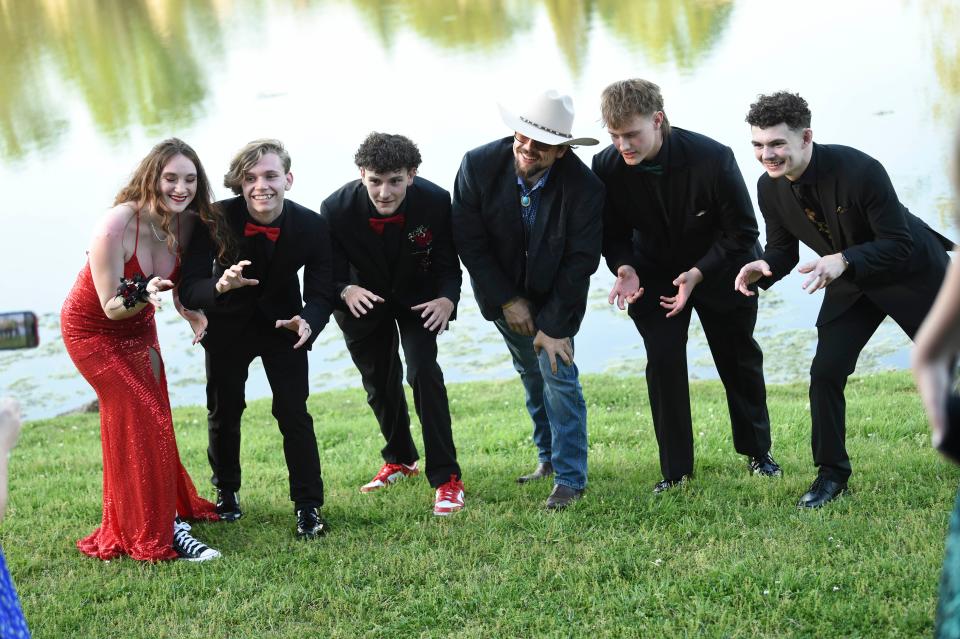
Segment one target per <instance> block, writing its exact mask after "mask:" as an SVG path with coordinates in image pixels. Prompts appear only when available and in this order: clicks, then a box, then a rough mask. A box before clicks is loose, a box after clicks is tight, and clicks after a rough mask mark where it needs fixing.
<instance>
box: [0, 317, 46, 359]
mask: <svg viewBox="0 0 960 639" xmlns="http://www.w3.org/2000/svg"><path fill="white" fill-rule="evenodd" d="M39 343H40V335H39V333H38V332H37V316H36V315H34V314H33V313H31V312H30V311H18V312H15V313H0V350H5V351H6V350H13V349H19V348H34V347H35V346H36V345H37V344H39Z"/></svg>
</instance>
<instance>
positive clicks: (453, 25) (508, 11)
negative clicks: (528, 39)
mask: <svg viewBox="0 0 960 639" xmlns="http://www.w3.org/2000/svg"><path fill="white" fill-rule="evenodd" d="M350 4H351V5H353V7H355V8H356V9H357V11H358V12H359V13H360V14H361V15H362V16H363V18H364V19H365V20H366V22H367V24H368V26H369V27H370V29H371V30H372V31H373V32H374V33H376V34H377V37H378V39H379V40H380V41H381V43H382V44H383V48H384V49H386V50H387V51H390V50H391V48H392V45H393V41H394V39H395V38H396V37H397V35H398V33H399V31H400V30H399V28H398V27H400V26H408V27H409V28H411V29H412V30H413V31H414V32H415V33H416V34H417V35H418V36H419V37H421V38H423V39H424V40H425V41H427V42H430V43H432V44H434V45H436V46H439V47H441V48H443V49H457V50H463V51H474V52H491V51H494V50H496V49H497V48H498V47H500V46H502V45H503V44H505V43H506V42H509V41H510V39H511V38H513V36H514V35H517V34H518V33H522V32H524V31H526V30H528V29H529V28H530V26H531V23H532V21H533V3H530V2H523V1H520V2H518V1H516V0H513V1H511V0H471V1H470V2H450V0H351V1H350ZM569 4H576V3H569Z"/></svg>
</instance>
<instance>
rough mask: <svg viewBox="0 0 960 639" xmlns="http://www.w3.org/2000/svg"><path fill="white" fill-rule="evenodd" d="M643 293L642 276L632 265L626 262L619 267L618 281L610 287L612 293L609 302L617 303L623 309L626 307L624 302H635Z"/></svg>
mask: <svg viewBox="0 0 960 639" xmlns="http://www.w3.org/2000/svg"><path fill="white" fill-rule="evenodd" d="M642 295H643V289H642V288H640V277H639V276H638V275H637V271H636V270H635V269H634V268H633V267H632V266H630V265H628V264H624V265H623V266H621V267H620V268H618V269H617V281H616V282H614V284H613V288H612V289H610V295H608V296H607V302H608V303H609V304H613V303H614V302H616V303H617V308H619V309H620V310H621V311H622V310H624V309H626V306H624V304H633V303H634V302H636V301H637V300H638V299H640V297H641V296H642Z"/></svg>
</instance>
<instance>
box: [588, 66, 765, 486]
mask: <svg viewBox="0 0 960 639" xmlns="http://www.w3.org/2000/svg"><path fill="white" fill-rule="evenodd" d="M601 114H602V118H603V121H604V124H605V125H606V127H607V130H608V131H609V132H610V139H611V140H612V141H613V144H611V145H610V146H609V147H607V148H606V149H604V150H603V151H601V152H600V153H598V154H597V155H595V156H594V157H593V170H594V172H595V173H596V174H597V175H598V176H599V177H600V179H601V180H602V181H603V183H604V185H605V186H606V187H607V202H606V207H605V210H604V219H603V253H604V257H605V258H606V260H607V266H609V268H610V270H611V271H612V272H613V273H614V274H615V275H616V276H617V280H616V283H615V284H614V286H613V289H612V290H611V291H610V297H609V302H610V303H611V304H613V303H614V302H616V303H617V305H618V306H619V308H620V309H621V310H623V308H624V302H627V303H628V304H629V311H628V312H629V315H630V318H631V319H633V322H634V324H636V326H637V330H638V331H639V332H640V335H641V336H642V337H643V343H644V347H645V348H646V351H647V369H646V376H647V392H648V393H649V397H650V408H651V410H652V413H653V428H654V431H655V432H656V435H657V444H658V445H659V447H660V471H661V473H662V474H663V480H662V481H660V482H657V483H656V485H655V486H654V488H653V491H654V492H655V493H660V492H663V491H665V490H668V489H670V488H671V487H673V486H676V485H678V484H680V483H681V482H683V481H685V480H686V479H687V478H688V477H689V476H690V475H691V474H692V473H693V423H692V420H691V416H690V388H689V383H688V377H687V331H688V328H689V326H690V317H691V314H692V311H693V310H694V309H696V311H697V316H698V317H699V318H700V323H701V325H702V326H703V332H704V334H705V335H706V337H707V343H708V344H709V346H710V352H711V353H712V354H713V361H714V363H715V364H716V366H717V372H718V373H719V375H720V380H721V381H722V382H723V386H724V390H725V391H726V394H727V407H728V409H729V411H730V423H731V426H732V427H733V443H734V447H735V448H736V450H737V452H738V453H740V454H742V455H746V456H747V457H748V458H749V464H748V465H749V468H750V470H751V471H752V472H753V473H754V474H757V475H763V476H768V477H775V476H779V475H781V471H780V467H779V466H778V465H777V463H776V462H775V461H774V460H773V457H771V455H770V417H769V415H768V414H767V401H766V397H767V393H766V386H765V384H764V380H763V353H762V352H761V351H760V346H759V345H758V344H757V342H756V341H755V340H754V339H753V329H754V326H755V325H756V323H757V302H756V298H745V297H743V296H741V295H738V294H737V292H736V291H734V290H731V289H730V278H731V277H734V276H735V275H736V273H737V271H739V269H740V267H741V266H743V265H744V264H745V263H747V262H749V261H751V260H754V259H756V258H757V257H759V256H760V245H759V243H758V242H757V237H758V235H759V231H758V229H757V219H756V217H755V216H754V213H753V206H752V205H751V203H750V196H749V195H748V194H747V189H746V186H745V185H744V183H743V176H742V175H741V174H740V169H739V168H737V163H736V161H735V160H734V158H733V153H732V152H731V151H730V148H729V147H726V146H723V145H722V144H720V143H718V142H716V141H714V140H712V139H710V138H708V137H706V136H704V135H700V134H699V133H694V132H692V131H687V130H684V129H680V128H677V127H672V126H671V125H670V123H669V121H668V120H667V116H666V114H665V113H664V111H663V97H662V96H661V94H660V87H658V86H657V85H656V84H654V83H652V82H649V81H647V80H640V79H633V80H623V81H621V82H615V83H613V84H611V85H610V86H608V87H607V88H606V89H604V91H603V95H602V97H601Z"/></svg>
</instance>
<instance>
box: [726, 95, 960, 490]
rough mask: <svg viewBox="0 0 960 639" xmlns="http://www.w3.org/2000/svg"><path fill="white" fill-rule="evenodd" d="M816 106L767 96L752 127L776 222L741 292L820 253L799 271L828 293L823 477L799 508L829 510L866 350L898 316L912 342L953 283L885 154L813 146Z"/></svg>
mask: <svg viewBox="0 0 960 639" xmlns="http://www.w3.org/2000/svg"><path fill="white" fill-rule="evenodd" d="M810 118H811V115H810V109H809V108H808V107H807V102H806V101H805V100H804V99H803V98H801V97H800V96H799V95H797V94H794V93H787V92H785V91H781V92H778V93H774V94H772V95H761V96H760V97H759V99H758V100H757V101H756V102H755V103H754V104H752V105H750V112H749V113H748V114H747V118H746V120H747V123H748V124H749V125H750V130H751V133H752V136H753V150H754V155H755V156H756V158H757V160H758V161H759V162H760V164H762V165H763V168H764V170H765V171H766V174H764V175H761V176H760V179H759V180H758V181H757V203H758V204H759V205H760V212H761V213H762V214H763V219H764V221H765V222H766V227H767V244H766V246H765V247H764V250H763V255H762V256H761V258H760V259H758V260H755V261H752V262H750V263H748V264H746V265H745V266H744V267H743V268H742V269H740V273H739V274H738V275H737V277H736V279H735V280H734V286H735V288H736V289H737V290H738V291H740V292H741V293H743V294H744V295H747V296H752V295H755V292H754V291H753V290H752V289H751V286H752V285H753V284H755V283H756V284H758V285H759V286H760V287H761V288H764V289H766V288H768V287H770V286H772V285H773V283H774V282H776V281H777V280H779V279H780V278H782V277H783V276H785V275H786V274H787V273H789V272H790V269H792V268H793V267H794V266H795V265H796V264H797V262H799V261H800V257H799V252H798V251H799V242H803V243H804V244H806V245H807V246H809V247H810V248H811V249H813V250H814V251H815V252H816V253H817V254H818V255H820V257H819V258H818V259H816V260H812V261H810V262H806V263H805V264H801V265H800V267H799V268H798V269H797V270H798V271H799V272H800V273H803V274H805V275H806V276H807V277H806V278H805V279H804V282H803V289H804V290H806V291H807V292H808V293H815V292H816V291H819V290H820V289H825V292H824V298H823V304H822V305H821V306H820V314H819V316H818V317H817V350H816V354H815V355H814V358H813V365H812V366H811V367H810V418H811V422H812V430H811V445H812V449H813V461H814V463H815V464H816V465H817V466H818V467H819V471H818V474H817V478H816V480H814V482H813V484H812V485H811V486H810V490H808V491H807V492H806V493H804V495H803V496H802V497H801V498H800V502H799V504H798V507H800V508H819V507H820V506H823V505H824V504H826V503H827V502H829V501H832V500H833V499H835V498H836V497H838V496H839V495H841V494H842V493H844V492H845V491H846V490H847V480H848V479H849V477H850V472H851V468H850V458H849V457H848V456H847V450H846V444H845V441H846V428H847V426H846V399H845V398H844V388H845V387H846V384H847V377H849V376H850V374H851V373H853V371H854V368H855V367H856V364H857V358H858V357H859V355H860V351H861V350H863V347H864V346H865V345H866V343H867V341H868V340H869V339H870V336H871V335H873V333H874V331H876V330H877V327H878V326H880V322H882V321H883V319H884V318H885V317H886V316H888V315H889V316H890V317H892V318H893V320H894V321H895V322H896V323H897V324H899V325H900V328H902V329H903V330H904V331H905V332H906V333H907V335H909V336H910V337H911V338H912V337H913V336H914V334H915V333H916V332H917V329H918V328H919V326H920V324H921V322H922V321H923V319H924V317H926V315H927V312H928V311H929V310H930V307H931V305H932V304H933V300H934V298H935V297H936V296H937V291H938V290H939V288H940V284H941V282H942V281H943V277H944V274H945V272H946V267H947V263H948V262H949V259H948V257H947V254H946V251H947V250H950V249H951V248H952V246H953V243H952V242H950V241H949V240H947V239H946V238H945V237H943V236H942V235H940V234H939V233H937V232H935V231H933V230H932V229H930V227H928V226H927V225H926V224H925V223H924V222H923V221H922V220H920V219H919V218H917V217H915V216H914V215H912V214H911V213H910V212H909V211H908V210H907V208H906V207H905V206H904V205H903V204H901V203H900V200H899V199H898V198H897V193H896V191H894V189H893V184H891V183H890V178H889V177H888V176H887V173H886V171H884V169H883V167H882V166H881V165H880V163H879V162H877V161H876V160H875V159H873V158H871V157H870V156H868V155H866V154H865V153H862V152H861V151H858V150H856V149H852V148H850V147H847V146H840V145H834V144H814V142H813V130H812V129H811V128H810Z"/></svg>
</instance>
